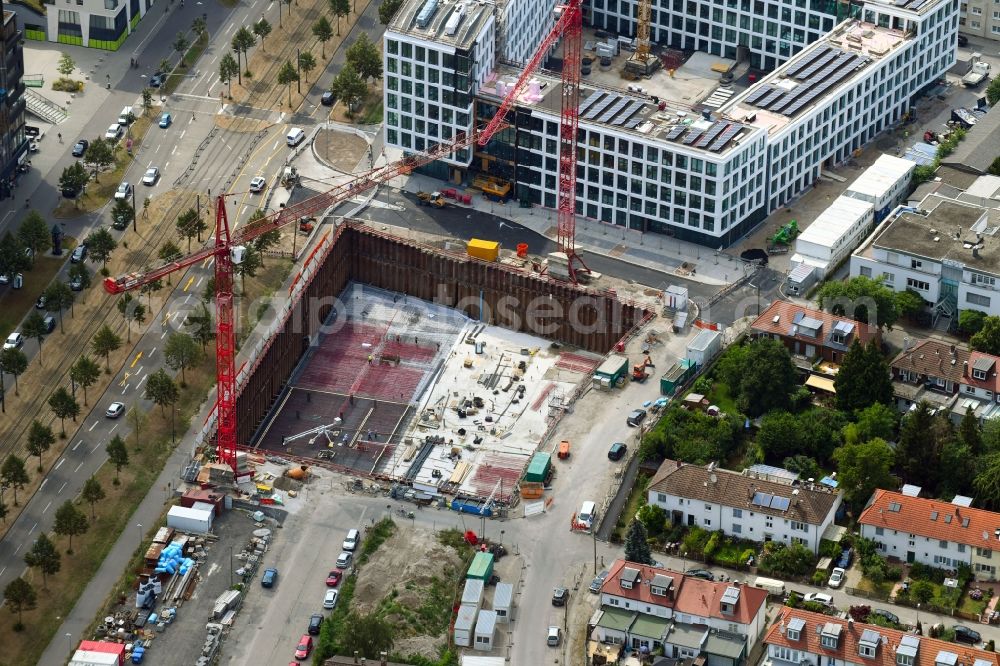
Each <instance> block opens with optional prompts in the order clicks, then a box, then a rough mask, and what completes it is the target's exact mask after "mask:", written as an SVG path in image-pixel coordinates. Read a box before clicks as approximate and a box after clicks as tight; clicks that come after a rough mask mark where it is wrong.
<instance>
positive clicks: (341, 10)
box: [329, 0, 351, 37]
mask: <svg viewBox="0 0 1000 666" xmlns="http://www.w3.org/2000/svg"><path fill="white" fill-rule="evenodd" d="M329 1H330V11H331V12H333V15H334V16H336V17H337V36H338V37H339V36H340V19H341V18H343V17H345V16H347V15H348V14H350V13H351V0H329Z"/></svg>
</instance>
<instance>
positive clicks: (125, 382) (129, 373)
mask: <svg viewBox="0 0 1000 666" xmlns="http://www.w3.org/2000/svg"><path fill="white" fill-rule="evenodd" d="M131 376H132V373H131V372H129V371H128V370H126V371H125V376H124V377H122V380H121V381H120V382H118V386H125V385H126V384H128V378H129V377H131Z"/></svg>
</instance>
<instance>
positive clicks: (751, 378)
mask: <svg viewBox="0 0 1000 666" xmlns="http://www.w3.org/2000/svg"><path fill="white" fill-rule="evenodd" d="M719 373H720V377H721V378H722V379H723V381H724V382H725V383H726V384H728V385H729V388H730V390H731V391H732V392H733V395H734V397H736V399H737V404H738V405H739V406H740V409H741V410H743V411H744V412H746V413H747V414H748V415H749V416H751V417H757V416H760V415H761V414H766V413H767V412H770V411H774V410H777V409H788V408H789V407H790V406H791V399H790V396H791V394H792V391H793V390H795V388H796V386H797V385H798V383H797V381H796V373H795V366H794V365H793V364H792V357H791V356H790V355H789V353H788V350H787V349H785V347H784V346H783V345H782V344H781V343H780V342H778V341H777V340H773V339H770V338H762V339H759V340H754V341H753V342H750V343H749V344H746V345H742V346H740V347H730V348H729V349H727V350H726V354H724V356H723V358H722V359H720V363H719ZM762 386H766V387H768V390H766V391H762V390H760V387H762Z"/></svg>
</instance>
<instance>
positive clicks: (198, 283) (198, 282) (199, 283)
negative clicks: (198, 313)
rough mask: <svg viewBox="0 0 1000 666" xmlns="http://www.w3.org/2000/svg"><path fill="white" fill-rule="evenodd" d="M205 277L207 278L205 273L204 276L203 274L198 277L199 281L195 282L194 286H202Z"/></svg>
mask: <svg viewBox="0 0 1000 666" xmlns="http://www.w3.org/2000/svg"><path fill="white" fill-rule="evenodd" d="M204 279H205V276H204V275H203V276H201V277H200V278H198V281H197V282H196V283H195V285H194V286H195V287H196V288H197V287H200V286H201V281H202V280H204ZM185 319H187V317H185Z"/></svg>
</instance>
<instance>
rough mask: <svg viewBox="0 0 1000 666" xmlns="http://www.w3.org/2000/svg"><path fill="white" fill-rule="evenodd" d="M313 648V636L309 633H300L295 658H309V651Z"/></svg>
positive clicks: (300, 659)
mask: <svg viewBox="0 0 1000 666" xmlns="http://www.w3.org/2000/svg"><path fill="white" fill-rule="evenodd" d="M312 649H313V638H312V636H310V635H309V634H302V638H300V639H299V646H298V647H297V648H295V658H296V659H298V660H299V661H302V660H303V659H308V658H309V653H310V652H312Z"/></svg>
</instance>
